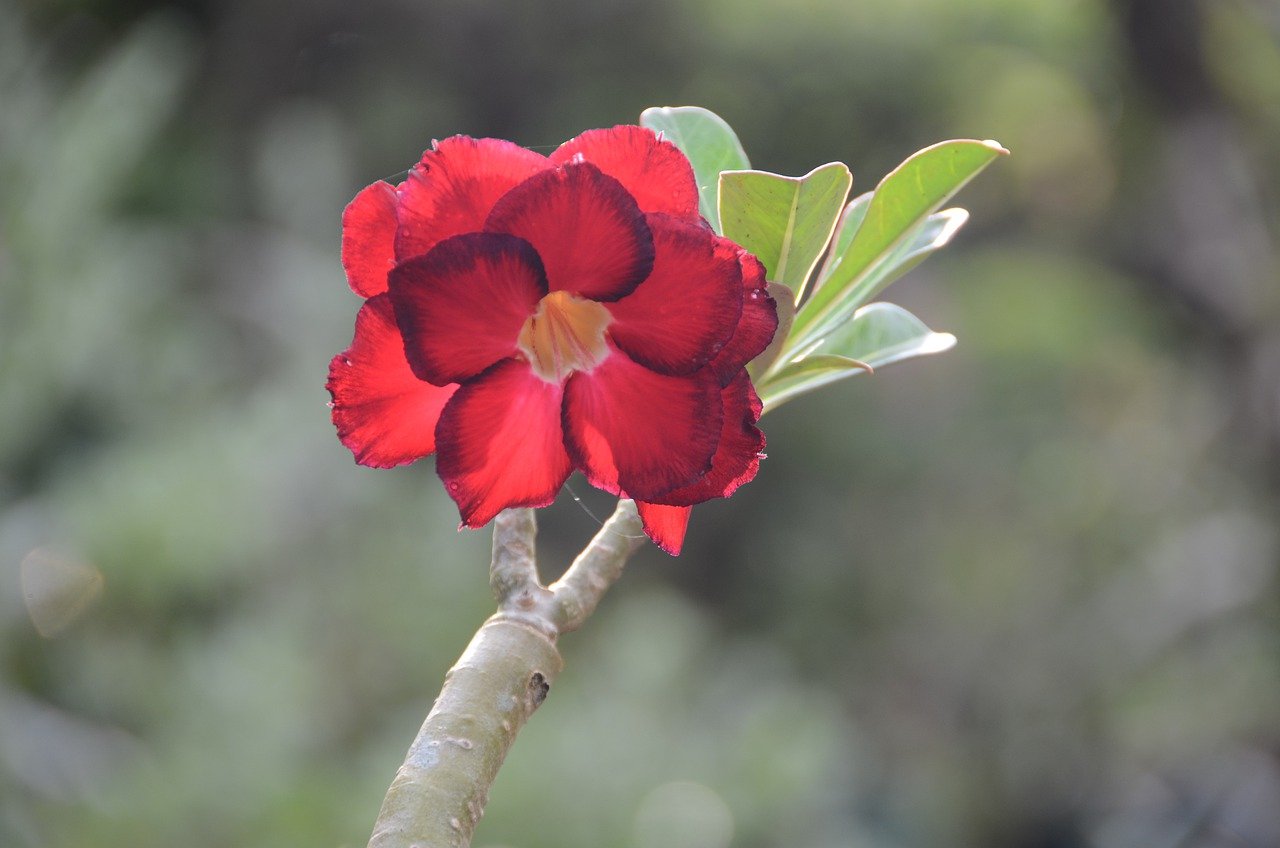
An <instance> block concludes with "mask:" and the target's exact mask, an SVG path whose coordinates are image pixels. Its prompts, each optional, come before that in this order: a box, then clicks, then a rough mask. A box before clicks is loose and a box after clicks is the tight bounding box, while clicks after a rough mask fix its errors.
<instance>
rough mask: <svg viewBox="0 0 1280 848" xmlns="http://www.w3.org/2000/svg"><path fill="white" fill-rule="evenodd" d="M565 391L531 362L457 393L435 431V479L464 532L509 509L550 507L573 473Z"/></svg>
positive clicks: (512, 363)
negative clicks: (563, 414) (565, 432)
mask: <svg viewBox="0 0 1280 848" xmlns="http://www.w3.org/2000/svg"><path fill="white" fill-rule="evenodd" d="M562 397H563V389H562V388H561V386H559V385H557V384H555V383H548V382H546V381H545V380H542V379H539V378H538V377H537V376H535V375H534V373H533V371H532V370H530V368H529V365H528V363H526V362H520V361H517V360H514V359H511V360H507V361H505V362H500V363H498V364H497V365H495V366H494V367H493V368H491V369H490V370H488V371H486V372H485V373H483V374H481V375H480V376H479V377H477V378H476V379H474V380H470V381H468V382H466V383H464V384H463V386H462V388H460V389H458V393H457V394H456V395H454V396H453V400H452V401H450V402H449V405H448V406H446V407H445V410H444V413H443V414H442V415H441V416H440V425H439V427H437V433H438V437H439V443H440V444H439V456H438V457H437V458H436V473H438V474H439V475H440V479H441V480H443V481H444V485H445V489H446V490H447V491H448V492H449V495H450V496H451V497H452V498H453V499H454V501H455V502H457V504H458V510H459V512H461V514H462V524H463V526H464V527H481V526H483V525H484V524H487V523H488V522H489V520H490V519H491V518H493V517H494V516H495V515H497V514H498V513H499V512H501V511H502V510H504V509H506V508H507V507H512V506H534V507H537V506H546V505H547V504H549V503H551V502H552V501H553V500H555V497H556V493H557V492H559V491H560V487H561V486H562V485H563V484H564V481H565V480H566V479H567V478H568V477H569V472H571V471H572V470H573V468H572V466H571V465H570V463H569V457H568V455H567V454H566V453H565V450H564V439H563V437H562V435H561V430H560V407H561V398H562Z"/></svg>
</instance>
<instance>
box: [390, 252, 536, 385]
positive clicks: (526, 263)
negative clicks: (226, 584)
mask: <svg viewBox="0 0 1280 848" xmlns="http://www.w3.org/2000/svg"><path fill="white" fill-rule="evenodd" d="M546 293H547V278H546V275H545V274H544V273H543V270H542V263H541V262H540V261H539V260H538V254H537V253H535V252H534V250H533V248H532V247H531V246H530V245H529V243H528V242H526V241H524V240H522V239H518V238H516V237H515V236H509V235H504V234H502V233H467V234H466V235H461V236H453V237H451V238H448V239H445V240H444V241H442V242H440V243H439V244H437V245H436V246H435V247H433V248H432V249H431V251H430V252H429V253H427V255H426V256H419V257H417V258H414V259H410V260H408V261H406V262H402V263H400V264H399V265H397V266H396V267H395V268H394V269H393V270H392V271H391V277H390V294H391V299H392V301H393V302H394V303H395V306H396V320H397V321H398V322H399V324H400V330H401V332H403V333H404V339H405V355H406V356H407V357H408V359H409V365H410V366H411V367H412V368H413V372H414V373H415V374H417V375H418V376H419V377H421V378H422V379H424V380H428V381H430V382H432V383H435V384H437V385H444V384H445V383H458V382H462V381H463V380H466V379H468V378H470V377H474V376H475V375H477V374H479V373H480V372H481V371H483V370H485V369H486V368H488V367H489V366H490V365H493V364H494V363H495V362H497V361H498V360H500V359H506V358H507V357H509V356H512V355H513V354H515V352H516V340H517V338H518V337H519V335H520V328H521V326H523V325H524V322H525V320H526V319H527V318H528V317H529V316H530V315H532V314H533V311H534V309H535V308H536V307H537V305H538V301H539V300H540V299H541V298H542V296H543V295H544V294H546Z"/></svg>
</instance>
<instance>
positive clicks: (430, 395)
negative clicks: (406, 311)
mask: <svg viewBox="0 0 1280 848" xmlns="http://www.w3.org/2000/svg"><path fill="white" fill-rule="evenodd" d="M327 388H328V389H329V394H330V395H332V396H333V423H334V426H336V427H337V428H338V438H339V439H340V440H341V441H342V443H343V444H344V445H346V446H347V447H348V448H349V449H350V450H351V452H352V453H353V454H355V456H356V462H358V463H360V464H361V465H368V466H372V467H374V468H391V467H392V466H395V465H403V464H405V463H406V462H413V461H414V460H416V459H421V458H422V457H424V456H427V455H429V454H431V453H433V452H434V451H435V449H436V439H435V430H436V420H437V419H438V418H439V417H440V410H441V408H443V407H444V405H445V402H446V401H448V400H449V398H450V397H452V396H453V393H454V390H455V389H457V386H453V385H450V386H445V387H443V388H441V387H439V386H433V385H431V384H430V383H424V382H423V381H422V380H419V379H418V378H417V377H415V376H414V375H413V372H412V371H410V370H409V363H408V362H406V361H405V358H404V342H403V341H402V340H401V338H400V330H399V329H398V328H397V327H396V321H395V315H394V314H393V313H392V307H391V299H390V298H389V297H387V296H386V295H378V296H377V297H373V298H371V299H369V300H368V301H366V302H365V304H364V306H362V307H361V308H360V312H359V314H357V315H356V333H355V338H354V339H353V340H352V342H351V347H350V348H348V349H347V350H346V351H344V352H343V353H340V354H338V355H337V356H335V357H334V358H333V361H332V362H330V363H329V382H328V385H327Z"/></svg>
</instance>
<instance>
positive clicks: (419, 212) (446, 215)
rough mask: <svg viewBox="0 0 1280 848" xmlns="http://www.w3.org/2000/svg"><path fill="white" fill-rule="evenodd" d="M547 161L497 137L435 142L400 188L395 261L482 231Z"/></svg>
mask: <svg viewBox="0 0 1280 848" xmlns="http://www.w3.org/2000/svg"><path fill="white" fill-rule="evenodd" d="M548 167H550V163H549V162H548V161H547V157H545V156H543V155H542V154H541V153H534V152H533V151H532V150H526V149H525V148H523V147H520V146H519V145H517V144H512V143H511V142H509V141H502V140H500V139H496V138H468V137H467V136H462V135H457V136H453V137H452V138H446V139H445V140H444V141H439V142H436V143H435V145H433V147H432V149H431V150H428V151H427V152H426V153H423V154H422V161H420V162H419V163H418V164H417V165H415V166H414V168H413V170H412V171H410V172H409V178H408V179H407V180H405V182H404V184H403V185H402V186H400V190H399V194H400V205H399V209H398V217H399V229H398V230H397V231H396V242H395V252H396V258H397V259H408V258H410V257H412V256H421V255H422V254H424V253H426V252H427V251H428V250H430V249H431V248H432V247H433V246H434V245H435V244H436V243H437V242H439V241H443V240H444V239H446V238H448V237H449V236H456V235H458V234H460V233H472V232H476V231H478V230H481V229H483V228H484V220H485V218H486V217H488V215H489V212H490V210H492V209H493V204H494V203H496V202H497V201H498V198H500V197H502V195H504V194H506V193H507V192H508V191H510V190H511V189H512V188H513V187H514V186H516V185H518V184H519V183H521V182H523V181H524V180H525V179H527V178H528V177H530V176H532V175H533V174H536V173H537V172H538V171H541V170H544V169H546V168H548Z"/></svg>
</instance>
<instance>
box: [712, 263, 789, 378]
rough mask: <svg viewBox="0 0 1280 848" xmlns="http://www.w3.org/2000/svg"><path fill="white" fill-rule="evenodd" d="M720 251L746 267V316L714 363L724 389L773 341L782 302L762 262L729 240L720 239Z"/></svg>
mask: <svg viewBox="0 0 1280 848" xmlns="http://www.w3.org/2000/svg"><path fill="white" fill-rule="evenodd" d="M717 249H718V250H720V251H721V252H726V253H727V252H730V251H732V252H734V253H736V254H737V257H738V262H739V263H740V264H741V266H742V286H743V298H742V316H741V318H740V319H739V320H738V326H737V328H736V329H735V330H734V332H733V336H732V337H731V338H730V339H729V342H728V344H726V345H725V346H724V348H723V349H721V351H720V353H719V355H718V356H716V358H715V359H713V360H712V361H711V368H712V370H713V371H715V373H716V378H717V379H718V380H719V381H720V385H722V386H726V385H728V384H729V381H730V380H732V379H733V378H734V377H735V376H737V374H738V372H739V371H741V370H742V369H743V368H744V367H746V364H747V363H748V362H750V361H751V360H753V359H755V358H756V357H757V356H759V355H760V354H761V353H763V352H764V349H765V348H767V347H768V346H769V342H771V341H773V334H774V333H776V332H777V331H778V302H777V301H776V300H774V299H773V298H772V297H770V296H769V292H768V290H767V289H766V288H765V286H766V285H767V283H766V281H765V276H764V275H765V270H764V265H762V264H761V263H760V260H759V259H756V258H755V257H754V256H752V255H751V254H750V253H747V252H746V251H745V250H742V249H741V248H739V247H738V246H737V245H735V244H734V243H733V242H731V241H729V240H728V239H720V240H719V245H718V248H717Z"/></svg>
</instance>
